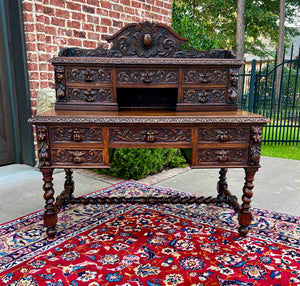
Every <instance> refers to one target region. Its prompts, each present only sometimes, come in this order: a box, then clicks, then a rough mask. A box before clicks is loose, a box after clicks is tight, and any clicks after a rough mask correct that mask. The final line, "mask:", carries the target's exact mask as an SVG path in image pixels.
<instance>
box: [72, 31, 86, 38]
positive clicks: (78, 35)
mask: <svg viewBox="0 0 300 286" xmlns="http://www.w3.org/2000/svg"><path fill="white" fill-rule="evenodd" d="M73 34H74V37H76V38H82V39H85V38H86V32H83V31H73Z"/></svg>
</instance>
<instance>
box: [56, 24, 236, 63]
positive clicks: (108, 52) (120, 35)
mask: <svg viewBox="0 0 300 286" xmlns="http://www.w3.org/2000/svg"><path fill="white" fill-rule="evenodd" d="M106 40H107V42H109V43H110V42H112V48H111V49H105V48H104V47H103V46H99V47H98V48H97V49H95V50H83V49H80V48H66V49H62V50H61V51H60V54H59V56H61V57H110V58H114V57H117V58H121V57H143V58H220V59H233V58H235V57H234V55H233V53H232V52H231V51H227V50H211V51H197V50H196V49H194V48H190V49H189V50H188V51H186V50H183V49H182V48H181V44H184V43H185V42H187V41H188V39H186V38H183V37H181V36H179V35H178V34H176V33H175V32H174V31H173V30H172V29H171V28H170V27H168V26H167V25H164V24H160V23H150V22H148V21H146V22H144V23H132V24H128V25H126V26H125V27H123V28H122V29H121V30H120V31H118V32H117V33H115V34H114V35H112V36H108V37H106Z"/></svg>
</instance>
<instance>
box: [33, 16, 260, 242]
mask: <svg viewBox="0 0 300 286" xmlns="http://www.w3.org/2000/svg"><path fill="white" fill-rule="evenodd" d="M107 41H108V42H112V47H111V48H110V49H105V48H103V47H99V48H97V49H95V50H82V49H79V48H66V49H62V50H61V52H60V54H59V56H58V57H56V58H53V59H52V60H51V62H52V64H53V65H54V68H55V84H56V97H57V102H56V106H55V110H53V111H48V112H46V113H43V114H40V115H38V116H36V117H34V118H31V119H30V120H29V121H30V122H31V123H33V124H34V125H36V131H37V141H38V158H39V167H40V169H41V172H42V173H43V180H44V185H43V189H44V199H45V201H46V205H45V208H46V210H45V213H44V224H45V226H46V227H47V234H48V236H49V237H50V238H53V237H54V236H55V234H56V221H57V213H58V212H59V210H60V209H61V207H62V206H63V205H65V204H69V203H73V204H74V203H92V204H96V203H99V204H112V203H116V204H120V203H125V204H126V203H130V204H132V203H142V204H154V203H171V204H176V203H180V204H193V203H197V204H200V203H220V202H224V203H227V204H229V205H230V206H232V207H233V209H234V210H235V211H236V212H237V213H238V219H239V224H240V227H239V233H240V236H242V237H244V236H246V234H247V233H248V226H249V225H250V223H251V212H250V202H251V197H252V194H253V193H252V189H253V187H254V185H253V180H254V174H255V172H256V171H257V170H258V168H259V167H260V166H259V160H260V150H261V149H260V148H261V147H260V146H261V137H262V129H263V125H264V124H265V123H266V119H265V118H264V117H262V116H260V115H256V114H252V113H248V112H244V111H240V110H238V109H237V103H236V102H237V78H238V69H239V67H240V66H241V65H242V64H243V62H241V61H239V60H236V59H235V57H234V55H233V54H232V53H231V52H230V51H225V50H212V51H197V50H195V49H190V50H189V51H185V50H182V49H181V44H182V43H184V42H186V41H187V39H184V38H182V37H180V36H178V35H177V34H176V33H174V32H173V31H172V30H171V29H170V28H169V27H167V26H165V25H163V24H155V23H149V22H145V23H140V24H138V23H134V24H129V25H127V26H125V27H124V28H123V29H121V30H120V31H119V32H117V33H116V34H115V35H113V36H111V37H107ZM114 148H180V149H181V150H182V151H183V153H184V154H185V156H186V158H187V159H188V161H189V163H190V165H191V167H192V168H220V177H219V181H218V183H217V191H218V194H217V197H216V198H212V197H202V196H201V197H196V196H192V197H177V196H174V197H131V198H128V197H106V198H103V197H99V198H74V196H73V191H74V182H73V180H72V170H71V169H72V168H109V166H110V165H109V161H110V157H111V156H110V155H111V153H112V152H111V150H113V149H114ZM54 168H64V169H65V172H66V181H65V185H64V191H63V192H62V193H61V194H60V195H59V196H58V197H57V198H56V200H55V198H54V189H53V184H52V173H53V169H54ZM227 168H244V169H245V173H246V176H245V184H244V187H243V189H242V204H241V205H240V204H239V203H238V200H237V198H236V197H235V196H234V195H232V194H231V193H230V191H229V190H228V187H227V183H226V176H225V175H226V172H227Z"/></svg>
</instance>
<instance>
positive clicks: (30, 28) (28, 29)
mask: <svg viewBox="0 0 300 286" xmlns="http://www.w3.org/2000/svg"><path fill="white" fill-rule="evenodd" d="M34 30H35V25H34V24H30V23H27V24H25V25H24V31H25V32H34Z"/></svg>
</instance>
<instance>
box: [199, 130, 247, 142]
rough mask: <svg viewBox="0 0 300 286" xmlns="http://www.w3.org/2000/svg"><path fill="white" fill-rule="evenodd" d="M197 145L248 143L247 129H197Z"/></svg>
mask: <svg viewBox="0 0 300 286" xmlns="http://www.w3.org/2000/svg"><path fill="white" fill-rule="evenodd" d="M198 132H199V135H198V136H199V137H198V143H209V142H220V143H221V142H248V141H249V133H250V131H249V128H243V127H241V128H213V127H212V128H199V130H198Z"/></svg>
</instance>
